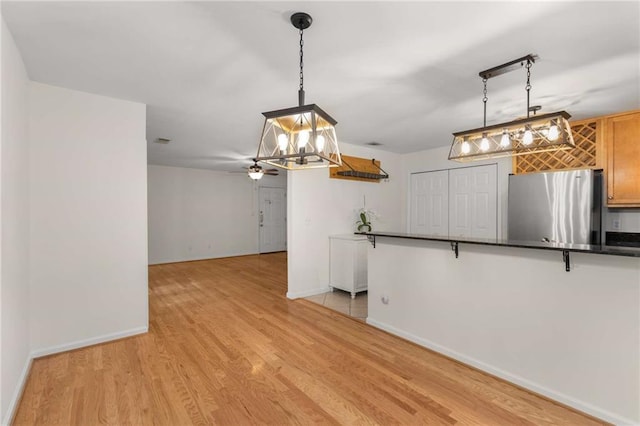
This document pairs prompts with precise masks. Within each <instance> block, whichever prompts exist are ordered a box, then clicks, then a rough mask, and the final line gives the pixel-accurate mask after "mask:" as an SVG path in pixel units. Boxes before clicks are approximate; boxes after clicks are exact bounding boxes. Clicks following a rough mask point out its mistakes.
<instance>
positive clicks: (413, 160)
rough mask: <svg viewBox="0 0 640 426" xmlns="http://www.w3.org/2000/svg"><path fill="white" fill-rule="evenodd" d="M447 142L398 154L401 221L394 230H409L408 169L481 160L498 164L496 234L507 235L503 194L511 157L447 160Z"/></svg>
mask: <svg viewBox="0 0 640 426" xmlns="http://www.w3.org/2000/svg"><path fill="white" fill-rule="evenodd" d="M449 149H450V146H449V145H446V146H442V147H439V148H433V149H428V150H425V151H420V152H415V153H411V154H406V155H403V156H402V173H403V177H402V178H403V179H404V181H403V184H402V201H401V204H402V214H401V215H402V224H401V227H400V228H398V229H397V230H396V231H405V232H408V231H409V209H410V207H409V202H410V199H409V196H410V195H409V188H410V185H409V178H410V175H411V173H418V172H428V171H434V170H447V169H455V168H458V167H470V166H479V165H482V164H497V165H498V238H505V237H506V235H507V194H508V184H509V173H511V171H512V162H511V157H507V158H497V159H492V160H484V161H472V162H469V163H461V162H458V161H450V160H448V158H447V157H448V156H449Z"/></svg>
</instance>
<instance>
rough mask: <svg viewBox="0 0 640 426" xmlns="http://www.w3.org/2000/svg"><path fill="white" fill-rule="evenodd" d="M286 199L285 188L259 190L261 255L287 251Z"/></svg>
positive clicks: (263, 188)
mask: <svg viewBox="0 0 640 426" xmlns="http://www.w3.org/2000/svg"><path fill="white" fill-rule="evenodd" d="M286 197H287V195H286V190H285V189H284V188H268V187H261V188H260V190H259V206H260V211H259V212H258V218H259V221H260V222H259V223H260V228H259V229H260V239H259V240H260V247H259V251H260V253H271V252H275V251H285V250H286V249H287V198H286Z"/></svg>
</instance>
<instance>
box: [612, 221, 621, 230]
mask: <svg viewBox="0 0 640 426" xmlns="http://www.w3.org/2000/svg"><path fill="white" fill-rule="evenodd" d="M611 227H612V228H613V229H614V230H616V231H618V230H619V229H620V219H613V221H611Z"/></svg>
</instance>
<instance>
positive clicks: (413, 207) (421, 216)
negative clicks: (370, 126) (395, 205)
mask: <svg viewBox="0 0 640 426" xmlns="http://www.w3.org/2000/svg"><path fill="white" fill-rule="evenodd" d="M497 169H498V167H497V165H496V164H489V165H485V166H472V167H463V168H458V169H449V170H439V171H434V172H423V173H413V174H411V178H410V213H409V216H410V217H409V232H410V233H412V234H425V235H434V236H449V237H467V238H496V237H497V235H498V202H497V200H498V186H497Z"/></svg>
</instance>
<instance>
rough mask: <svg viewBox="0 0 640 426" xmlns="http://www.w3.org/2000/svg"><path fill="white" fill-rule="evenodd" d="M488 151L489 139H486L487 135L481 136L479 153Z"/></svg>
mask: <svg viewBox="0 0 640 426" xmlns="http://www.w3.org/2000/svg"><path fill="white" fill-rule="evenodd" d="M488 149H489V139H487V134H486V133H483V134H482V141H480V151H487V150H488Z"/></svg>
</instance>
